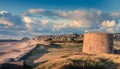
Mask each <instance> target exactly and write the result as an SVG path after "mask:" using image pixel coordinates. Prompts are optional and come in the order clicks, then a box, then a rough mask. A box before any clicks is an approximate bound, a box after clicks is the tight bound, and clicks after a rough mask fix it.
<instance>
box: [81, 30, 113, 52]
mask: <svg viewBox="0 0 120 69" xmlns="http://www.w3.org/2000/svg"><path fill="white" fill-rule="evenodd" d="M83 52H84V53H88V54H103V53H113V35H112V34H108V33H98V32H94V33H85V34H84V42H83Z"/></svg>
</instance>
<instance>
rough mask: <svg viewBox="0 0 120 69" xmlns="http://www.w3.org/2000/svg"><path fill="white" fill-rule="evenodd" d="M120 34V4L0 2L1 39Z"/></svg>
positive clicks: (113, 0) (104, 0)
mask: <svg viewBox="0 0 120 69" xmlns="http://www.w3.org/2000/svg"><path fill="white" fill-rule="evenodd" d="M87 31H100V32H109V33H119V32H120V0H0V39H10V38H21V37H24V36H28V37H33V36H36V35H49V34H67V33H78V34H81V33H84V32H87Z"/></svg>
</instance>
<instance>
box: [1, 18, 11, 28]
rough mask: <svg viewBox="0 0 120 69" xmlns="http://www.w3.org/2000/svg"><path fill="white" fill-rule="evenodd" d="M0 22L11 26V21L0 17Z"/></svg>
mask: <svg viewBox="0 0 120 69" xmlns="http://www.w3.org/2000/svg"><path fill="white" fill-rule="evenodd" d="M0 24H3V25H6V26H9V27H10V26H13V23H12V22H11V21H8V20H6V19H5V18H0Z"/></svg>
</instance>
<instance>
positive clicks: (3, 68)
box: [0, 61, 24, 69]
mask: <svg viewBox="0 0 120 69" xmlns="http://www.w3.org/2000/svg"><path fill="white" fill-rule="evenodd" d="M0 69H24V61H17V62H6V63H3V64H0Z"/></svg>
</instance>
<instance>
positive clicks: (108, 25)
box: [102, 20, 116, 27]
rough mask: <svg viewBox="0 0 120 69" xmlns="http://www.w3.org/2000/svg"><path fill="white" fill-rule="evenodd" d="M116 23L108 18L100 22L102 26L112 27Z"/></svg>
mask: <svg viewBox="0 0 120 69" xmlns="http://www.w3.org/2000/svg"><path fill="white" fill-rule="evenodd" d="M115 25H116V23H115V21H114V20H112V21H109V20H105V21H103V22H102V26H103V27H114V26H115Z"/></svg>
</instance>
